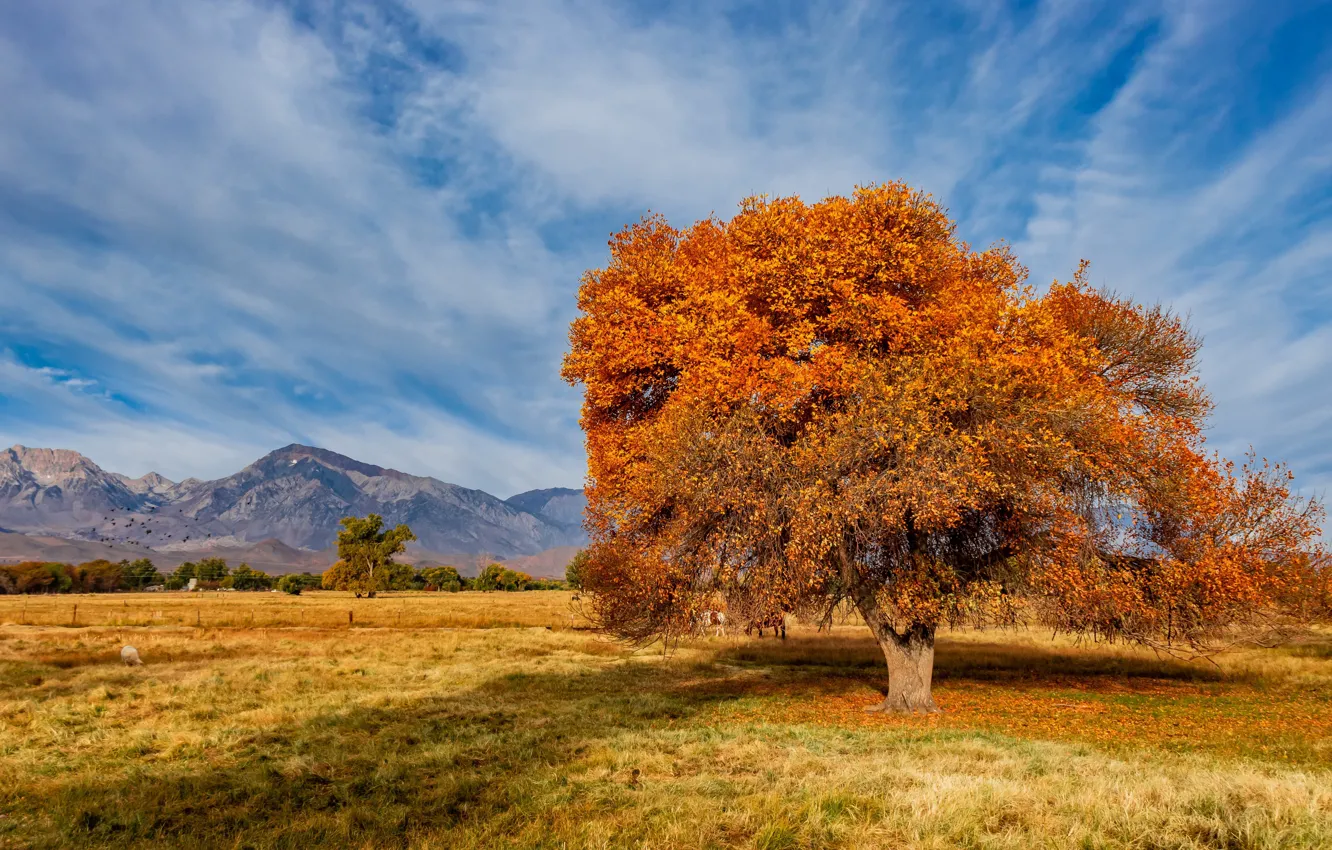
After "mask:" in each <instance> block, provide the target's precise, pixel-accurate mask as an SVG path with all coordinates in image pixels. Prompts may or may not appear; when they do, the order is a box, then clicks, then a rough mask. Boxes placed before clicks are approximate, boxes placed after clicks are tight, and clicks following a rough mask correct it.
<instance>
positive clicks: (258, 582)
mask: <svg viewBox="0 0 1332 850" xmlns="http://www.w3.org/2000/svg"><path fill="white" fill-rule="evenodd" d="M227 581H229V582H230V583H231V584H230V586H231V587H232V588H234V589H236V590H268V589H269V588H270V587H272V586H273V579H272V577H271V576H269V575H268V574H267V573H262V572H260V571H259V570H256V569H252V568H251V567H250V565H249V564H241V565H240V566H239V567H237V568H236V569H235V571H234V572H232V574H231V575H230V576H229V577H228V578H227Z"/></svg>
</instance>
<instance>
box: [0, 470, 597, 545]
mask: <svg viewBox="0 0 1332 850" xmlns="http://www.w3.org/2000/svg"><path fill="white" fill-rule="evenodd" d="M583 505H584V501H583V494H582V492H581V491H579V490H569V489H559V488H557V489H551V490H534V491H531V492H529V493H522V494H519V495H518V496H514V497H513V498H512V499H509V500H507V501H505V500H501V499H499V498H496V497H495V496H492V495H490V494H489V493H486V492H483V491H481V490H471V489H467V488H465V487H459V486H458V485H456V484H449V483H447V482H444V481H440V480H438V479H435V478H429V477H425V476H416V475H409V474H407V473H403V472H399V471H397V470H393V469H384V468H383V467H378V466H372V465H370V464H365V463H361V462H360V461H357V460H354V459H352V458H349V457H346V456H344V455H340V454H337V453H335V452H330V451H326V450H324V449H318V448H312V447H310V446H301V445H290V446H287V447H285V448H282V449H278V450H277V451H275V452H272V453H270V454H267V455H265V456H264V457H262V458H260V459H259V460H257V461H255V462H254V463H252V464H250V465H249V466H247V467H245V468H244V469H242V470H240V471H239V472H237V473H236V474H234V475H231V476H228V477H226V478H221V479H218V480H216V481H199V480H197V479H188V480H186V481H183V482H180V483H175V482H172V481H169V480H168V479H166V478H163V477H162V476H160V475H157V474H156V473H149V474H148V475H145V476H142V477H141V478H137V479H131V478H128V477H126V476H123V475H118V474H116V473H111V472H106V471H104V470H102V469H101V468H100V467H99V466H98V465H97V464H96V463H94V462H93V461H91V460H90V459H88V458H86V457H84V456H83V455H80V454H78V453H77V452H73V451H68V450H62V449H32V448H27V447H24V446H14V447H12V448H10V449H7V450H4V451H3V452H0V526H3V527H4V528H6V529H9V530H11V531H16V532H23V533H26V534H36V535H45V536H48V537H55V538H63V539H67V540H81V541H87V542H95V543H98V544H101V545H102V547H103V548H105V547H107V546H111V547H119V548H123V549H124V550H125V551H127V552H132V553H138V554H146V553H149V552H153V553H157V557H159V558H160V557H166V558H170V559H173V560H185V559H188V558H190V557H201V556H204V555H205V553H212V552H214V551H217V550H220V549H228V550H232V551H236V550H238V549H240V548H244V547H247V546H249V545H251V544H255V543H258V542H260V541H266V540H270V539H271V540H274V541H278V542H280V543H282V544H284V545H285V546H287V547H290V548H291V549H292V550H293V551H301V550H304V551H308V552H312V553H313V552H318V551H319V550H323V549H326V548H328V547H330V546H331V545H332V544H333V542H334V540H335V539H336V536H337V530H338V521H339V520H340V519H341V518H342V517H344V516H347V515H350V514H355V515H358V516H364V515H365V514H369V513H377V514H380V515H381V516H383V517H384V519H385V521H386V522H387V523H389V524H390V525H393V524H397V523H400V522H405V523H407V524H408V525H410V526H411V528H412V530H413V531H414V532H415V533H416V535H417V537H418V538H419V546H420V547H421V549H423V550H425V551H432V552H459V553H472V554H476V553H489V554H491V555H493V556H495V557H498V558H510V557H514V556H518V555H532V554H536V553H538V552H543V551H545V550H547V549H551V548H554V547H559V546H577V545H580V544H582V543H583V542H584V541H585V540H586V537H585V535H584V533H583V530H582V528H581V518H582V511H583ZM237 554H238V553H237ZM219 555H220V556H222V557H228V556H227V555H224V554H221V553H220V552H219ZM275 557H277V556H276V555H275ZM281 557H287V554H286V553H282V555H281ZM292 557H295V556H292ZM304 557H305V556H303V555H302V556H300V558H304ZM232 559H237V556H236V555H232V556H230V557H229V560H232ZM256 566H257V564H256Z"/></svg>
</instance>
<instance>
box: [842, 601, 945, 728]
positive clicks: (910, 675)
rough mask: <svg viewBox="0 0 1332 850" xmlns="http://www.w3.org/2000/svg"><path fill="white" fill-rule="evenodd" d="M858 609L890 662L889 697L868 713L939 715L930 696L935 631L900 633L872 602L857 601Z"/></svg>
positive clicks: (918, 629)
mask: <svg viewBox="0 0 1332 850" xmlns="http://www.w3.org/2000/svg"><path fill="white" fill-rule="evenodd" d="M857 607H858V608H859V609H860V613H861V615H862V616H863V617H864V618H865V622H866V623H868V624H869V627H870V631H871V632H873V633H874V638H875V640H877V641H878V642H879V648H880V649H882V650H883V658H884V660H885V661H887V662H888V693H887V695H886V696H885V697H884V700H883V702H882V703H880V704H879V705H875V706H870V707H868V708H866V709H865V710H866V711H891V712H898V713H902V714H915V713H916V712H920V713H922V714H933V713H934V712H936V711H938V710H939V708H938V706H936V705H935V704H934V696H933V695H932V694H931V693H930V680H931V679H932V678H933V676H934V627H933V626H911V627H909V628H908V629H906V630H905V631H902V632H899V631H898V630H897V629H894V628H893V626H892V625H891V624H890V623H888V622H887V620H886V618H885V617H884V616H883V615H882V613H881V612H880V611H879V610H878V606H877V605H875V604H874V603H873V602H872V601H870V599H865V600H858V603H857Z"/></svg>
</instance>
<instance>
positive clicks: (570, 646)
mask: <svg viewBox="0 0 1332 850" xmlns="http://www.w3.org/2000/svg"><path fill="white" fill-rule="evenodd" d="M89 599H91V598H90V597H84V598H83V600H79V601H80V606H81V607H80V615H81V616H82V615H83V614H84V611H85V609H84V608H83V607H82V606H83V605H84V604H87V603H85V602H84V600H89ZM18 601H19V600H15V599H14V598H13V597H0V623H6V624H7V625H0V847H25V848H26V847H91V846H143V847H146V846H161V845H167V846H190V847H196V846H197V847H256V848H258V847H291V848H297V847H302V848H304V847H318V846H328V847H414V848H415V847H420V848H434V847H439V848H445V847H457V848H482V847H487V848H488V847H515V848H517V847H533V848H535V847H549V848H558V847H658V848H674V847H688V848H708V847H717V848H723V847H725V848H731V847H744V848H813V847H891V848H908V847H909V848H944V847H976V848H1027V847H1045V848H1065V847H1087V848H1093V847H1095V848H1117V847H1126V848H1127V847H1132V848H1204V847H1218V848H1220V847H1225V848H1285V847H1304V848H1315V847H1328V846H1332V749H1330V748H1329V737H1328V730H1329V718H1332V675H1330V674H1332V666H1330V665H1332V660H1329V654H1330V653H1328V652H1327V651H1326V649H1327V646H1328V644H1327V643H1326V642H1324V641H1322V640H1315V641H1311V642H1308V643H1306V644H1304V645H1302V646H1300V647H1296V648H1293V649H1289V650H1279V651H1265V652H1249V653H1242V654H1237V655H1235V656H1232V657H1228V658H1224V659H1222V661H1221V663H1220V666H1219V667H1212V666H1209V665H1198V664H1182V663H1179V662H1173V661H1168V660H1160V659H1156V658H1154V657H1153V656H1151V655H1150V654H1144V653H1140V652H1134V651H1131V650H1127V649H1124V648H1122V647H1109V648H1107V647H1096V648H1085V647H1076V646H1073V645H1071V644H1069V643H1068V642H1066V641H1057V642H1051V641H1049V640H1047V639H1045V638H1044V637H1043V636H1040V635H1036V634H1032V633H1027V632H982V633H972V632H955V633H950V634H947V635H945V636H944V637H943V639H942V640H941V642H940V648H939V669H938V687H937V690H936V698H937V699H938V701H939V702H940V704H941V705H943V707H944V708H945V709H946V711H945V713H944V714H942V715H938V716H933V717H929V718H919V717H918V718H894V717H883V716H882V715H866V714H865V713H864V712H862V711H861V710H860V708H861V707H862V706H863V705H865V704H867V703H869V702H871V701H873V698H874V686H875V684H876V683H877V682H878V680H879V676H880V671H879V666H878V664H879V662H878V659H877V657H876V650H875V648H874V646H873V645H872V643H871V642H869V641H868V640H867V639H866V637H865V636H864V634H863V633H862V632H861V631H860V630H859V629H857V628H854V627H851V626H845V627H839V628H836V629H834V630H833V633H832V634H831V635H829V634H818V633H815V632H813V630H810V629H803V628H796V629H793V630H792V636H791V638H790V639H789V640H788V641H786V642H784V643H783V642H779V641H775V640H773V639H771V638H769V639H767V640H763V641H759V640H758V639H753V640H746V639H743V638H719V639H708V640H701V641H698V642H696V643H694V644H691V645H688V646H685V647H681V648H680V650H679V651H678V652H677V653H676V654H674V655H673V656H671V657H670V658H667V659H664V660H663V658H662V657H661V656H660V655H659V654H658V653H655V652H651V651H644V652H639V653H630V652H628V651H626V650H624V649H622V648H621V647H619V646H617V645H615V644H613V643H610V642H608V641H605V640H603V639H601V638H599V637H597V636H595V635H593V634H590V633H588V632H585V631H577V630H574V629H573V628H570V626H571V625H572V624H571V622H570V612H569V608H568V596H567V594H559V593H525V594H485V595H482V594H429V595H424V594H423V595H413V596H408V597H386V598H381V599H375V600H359V601H358V600H351V599H348V598H346V597H340V596H336V595H333V594H318V595H314V596H310V597H301V598H299V599H294V598H291V597H285V596H281V597H279V596H277V595H271V596H269V595H261V594H225V595H223V594H209V595H206V596H205V597H204V598H203V599H199V598H197V597H195V598H189V597H175V598H173V597H172V596H171V595H162V594H142V595H126V596H119V595H117V596H110V597H101V598H97V599H96V600H93V601H92V602H91V604H89V607H88V608H87V609H86V610H87V612H88V616H89V618H90V619H92V618H93V617H97V618H100V619H101V622H103V623H105V625H99V626H81V627H70V626H67V625H63V624H62V625H22V624H20V623H19V622H18V618H16V617H15V603H16V602H18ZM35 601H37V600H30V602H29V604H32V602H35ZM126 603H128V604H126ZM55 604H56V606H57V607H56V609H55V613H56V615H57V616H59V612H60V608H59V606H60V605H61V604H63V605H65V606H66V607H65V609H64V610H68V606H69V605H70V604H71V600H57V601H56V602H55ZM191 604H193V605H197V606H200V607H199V608H197V609H191V608H185V607H181V606H188V605H191ZM117 605H119V613H117V610H116V608H117ZM375 606H379V607H378V608H376V607H375ZM395 606H396V610H395ZM349 608H350V609H351V610H353V611H354V613H355V620H356V622H355V625H354V626H353V627H351V628H349V627H348V626H347V624H346V613H345V612H346V610H348V609H349ZM29 610H30V611H31V610H32V609H29ZM159 610H160V611H162V612H163V613H162V615H161V616H160V618H158V617H156V616H154V617H153V618H151V619H150V622H159V621H160V620H165V619H166V618H168V616H173V617H179V616H180V615H188V614H189V612H190V611H193V610H198V611H199V612H200V614H201V616H202V617H204V618H207V617H210V616H211V617H213V618H214V619H213V623H214V624H213V625H212V626H209V625H207V622H208V621H207V620H205V626H204V627H201V628H196V627H193V626H192V625H189V624H188V617H186V620H187V621H186V623H185V624H176V625H171V624H168V625H137V624H133V623H139V622H143V620H142V619H134V618H135V617H139V618H143V617H145V616H146V614H145V613H144V612H149V611H152V612H156V611H159ZM127 611H128V612H131V613H130V614H126V613H125V612H127ZM339 612H341V614H342V618H341V621H339V619H338V617H337V616H336V615H337V614H338V613H339ZM249 613H253V615H254V617H255V621H256V626H255V627H253V628H251V627H249V625H248V623H247V622H246V620H247V614H249ZM399 616H400V617H402V619H403V621H404V625H403V626H402V627H401V628H399V627H397V626H396V624H395V622H394V621H395V620H396V619H397V618H398V617H399ZM116 617H121V618H123V620H124V623H125V624H124V625H119V624H115V623H114V618H116ZM176 622H177V623H179V619H178V620H177V621H176ZM505 623H518V624H522V625H521V626H516V627H510V628H502V627H497V626H501V625H503V624H505ZM467 624H471V625H470V626H469V625H467ZM547 626H549V627H550V628H549V629H547V628H546V627H547ZM125 643H131V644H133V645H134V646H136V647H138V649H139V651H140V653H141V654H142V656H143V658H144V660H145V662H146V666H144V667H141V668H126V667H123V666H121V665H120V664H119V663H118V661H117V652H118V650H119V648H120V646H121V645H123V644H125Z"/></svg>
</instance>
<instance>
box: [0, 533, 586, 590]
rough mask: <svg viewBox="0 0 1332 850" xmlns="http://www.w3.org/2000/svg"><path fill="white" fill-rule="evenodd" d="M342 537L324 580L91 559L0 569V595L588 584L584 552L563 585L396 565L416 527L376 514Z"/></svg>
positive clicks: (500, 568) (214, 563)
mask: <svg viewBox="0 0 1332 850" xmlns="http://www.w3.org/2000/svg"><path fill="white" fill-rule="evenodd" d="M342 526H343V528H342V531H339V532H338V561H337V563H335V564H333V566H331V567H329V568H328V570H327V571H326V572H325V573H324V574H323V575H322V576H315V575H311V574H310V573H303V574H300V575H284V576H270V575H268V574H267V573H264V572H261V571H259V570H256V569H254V568H253V567H251V566H250V565H249V564H244V563H243V564H241V565H240V566H238V567H236V568H235V569H234V570H233V569H231V568H229V567H228V566H227V562H226V561H225V560H224V559H222V558H204V559H203V560H201V561H197V562H196V561H186V562H185V563H183V564H181V565H180V566H179V567H177V568H176V569H175V571H174V572H172V573H171V574H170V575H163V574H162V573H160V572H158V571H157V569H156V568H155V567H154V566H153V562H152V561H150V560H148V559H147V558H140V559H138V560H137V561H121V562H119V563H112V562H110V561H106V560H97V561H89V562H88V563H86V564H79V565H78V566H75V565H72V564H61V563H46V562H39V561H28V562H24V563H21V564H16V565H13V566H3V565H0V593H109V592H112V591H117V590H143V589H145V588H148V587H162V588H163V589H165V590H183V589H185V588H187V587H189V586H190V582H191V580H193V582H194V586H195V587H196V588H199V589H201V590H251V591H253V590H272V589H277V590H280V591H282V592H284V593H289V594H292V595H299V594H300V593H301V592H302V591H305V590H310V589H312V588H317V587H322V588H325V589H327V590H345V591H350V592H351V593H353V594H355V596H356V597H357V598H360V597H362V596H368V597H373V596H374V595H375V594H376V593H378V592H380V591H385V590H437V591H444V592H455V593H456V592H457V591H460V590H481V591H523V590H564V589H566V588H569V587H572V588H574V589H578V588H580V587H582V570H583V568H584V563H585V561H586V558H585V556H584V555H583V553H581V552H580V553H578V555H577V556H575V557H574V559H573V562H572V563H570V564H569V567H568V569H567V570H566V572H565V580H564V581H560V580H558V579H534V578H532V576H530V575H528V574H527V573H524V572H519V571H518V570H512V569H509V568H508V567H506V566H504V565H503V564H498V563H492V564H489V565H487V566H486V567H484V568H482V570H481V572H480V574H479V575H477V577H476V578H470V579H469V578H465V577H464V576H463V575H462V574H460V573H459V572H458V570H457V568H456V567H451V566H445V565H440V566H427V567H422V568H420V569H416V568H415V567H413V566H411V565H410V564H403V563H399V562H397V561H394V560H393V556H394V555H397V554H400V553H401V552H402V551H403V549H404V548H405V547H406V545H407V542H408V541H411V540H415V539H416V535H414V534H412V531H411V529H410V528H408V527H407V526H405V525H398V526H396V527H394V528H391V529H386V528H384V521H383V518H382V517H380V516H379V515H377V514H370V515H369V516H367V517H364V518H361V517H346V518H344V519H343V520H342Z"/></svg>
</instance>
